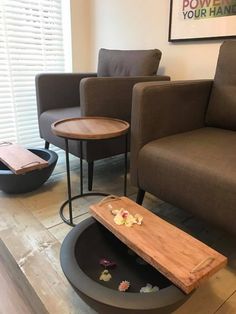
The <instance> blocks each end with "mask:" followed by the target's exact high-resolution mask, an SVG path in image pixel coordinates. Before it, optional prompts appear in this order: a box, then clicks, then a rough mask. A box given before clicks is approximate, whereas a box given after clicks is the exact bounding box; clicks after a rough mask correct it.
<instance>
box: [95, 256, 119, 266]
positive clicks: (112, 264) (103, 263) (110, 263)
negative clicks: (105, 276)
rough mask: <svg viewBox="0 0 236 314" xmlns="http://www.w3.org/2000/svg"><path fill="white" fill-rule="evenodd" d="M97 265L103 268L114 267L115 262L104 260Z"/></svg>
mask: <svg viewBox="0 0 236 314" xmlns="http://www.w3.org/2000/svg"><path fill="white" fill-rule="evenodd" d="M99 264H100V265H101V266H104V267H114V266H116V263H115V262H113V261H111V260H109V259H106V258H102V259H100V261H99Z"/></svg>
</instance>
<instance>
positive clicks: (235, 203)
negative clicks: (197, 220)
mask: <svg viewBox="0 0 236 314" xmlns="http://www.w3.org/2000/svg"><path fill="white" fill-rule="evenodd" d="M235 56H236V41H225V42H224V43H223V44H222V46H221V48H220V53H219V58H218V63H217V69H216V74H215V78H214V80H198V81H176V82H174V81H173V82H160V83H139V84H137V85H135V87H134V91H133V105H132V123H131V181H132V183H133V184H134V185H136V186H138V188H139V192H138V196H137V202H138V203H140V204H141V203H142V201H143V197H144V193H145V191H148V192H150V193H152V194H154V195H156V196H157V197H159V198H160V199H162V200H164V201H167V202H169V203H171V204H173V205H175V206H177V207H179V208H182V209H185V210H188V211H191V212H192V213H194V214H196V215H199V216H201V217H202V218H204V219H206V220H208V221H210V222H213V223H215V224H217V225H219V226H222V227H223V228H225V229H226V230H228V231H230V232H232V233H234V234H236V219H235V218H236V62H235V61H236V57H235Z"/></svg>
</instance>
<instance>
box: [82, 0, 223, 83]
mask: <svg viewBox="0 0 236 314" xmlns="http://www.w3.org/2000/svg"><path fill="white" fill-rule="evenodd" d="M80 1H82V0H80ZM85 1H87V2H89V3H90V13H89V14H90V16H89V17H90V21H89V33H90V39H89V40H90V41H89V47H90V49H91V51H90V52H91V54H90V64H88V63H87V64H86V66H87V69H88V70H96V66H97V53H98V50H99V48H101V47H104V48H116V49H148V48H159V49H160V50H161V51H162V53H163V55H162V60H161V64H160V70H159V73H160V74H163V73H165V74H168V75H170V76H171V78H172V79H195V78H212V77H213V75H214V72H215V66H216V61H217V56H218V50H219V46H220V43H221V42H222V41H220V40H210V41H195V42H194V41H191V42H184V43H183V42H182V43H169V42H168V28H169V1H168V0H85ZM78 10H80V8H79V7H78ZM84 31H85V34H86V32H87V30H84ZM85 39H86V38H85ZM86 40H88V39H86ZM80 44H81V45H83V43H82V42H80ZM85 46H86V43H85Z"/></svg>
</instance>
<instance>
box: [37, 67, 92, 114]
mask: <svg viewBox="0 0 236 314" xmlns="http://www.w3.org/2000/svg"><path fill="white" fill-rule="evenodd" d="M89 76H91V77H92V76H97V74H96V73H41V74H38V75H37V76H36V77H35V85H36V99H37V108H38V116H40V114H41V113H42V112H44V111H46V110H50V109H56V108H64V107H67V106H68V107H73V106H79V105H80V95H79V85H80V81H81V79H83V78H85V77H89Z"/></svg>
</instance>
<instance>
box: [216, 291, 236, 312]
mask: <svg viewBox="0 0 236 314" xmlns="http://www.w3.org/2000/svg"><path fill="white" fill-rule="evenodd" d="M216 313H217V314H235V313H236V291H235V292H234V293H233V295H232V296H231V297H230V298H229V299H228V300H227V301H226V302H225V303H224V304H223V305H222V306H221V307H220V308H219V310H218V311H217V312H216Z"/></svg>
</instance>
